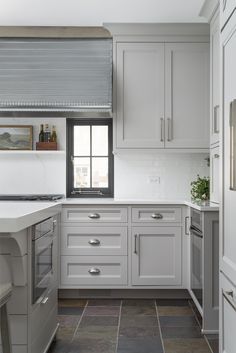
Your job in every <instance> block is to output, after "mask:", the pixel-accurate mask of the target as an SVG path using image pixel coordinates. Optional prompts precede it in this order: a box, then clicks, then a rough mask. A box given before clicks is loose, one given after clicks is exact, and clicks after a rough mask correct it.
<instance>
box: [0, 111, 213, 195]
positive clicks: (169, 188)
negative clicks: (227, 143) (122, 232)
mask: <svg viewBox="0 0 236 353" xmlns="http://www.w3.org/2000/svg"><path fill="white" fill-rule="evenodd" d="M41 123H44V124H45V123H49V124H50V125H56V127H57V134H58V142H59V149H61V150H65V149H66V119H63V118H57V119H52V118H46V117H44V118H31V119H27V118H25V119H23V118H13V119H9V118H8V119H6V118H5V119H3V118H0V125H4V124H11V125H20V124H27V125H33V131H34V138H33V141H34V148H35V142H36V141H37V139H38V134H39V126H40V124H41ZM204 158H206V155H204V154H182V153H175V154H173V153H171V154H170V153H163V152H154V153H152V154H147V153H144V152H143V153H141V154H140V153H137V152H129V153H124V152H122V153H121V154H118V155H115V198H119V199H127V198H132V199H133V198H134V199H140V198H144V199H189V198H190V182H191V181H192V180H194V179H195V178H196V176H197V174H198V173H199V174H200V175H201V176H205V175H209V167H207V164H206V161H205V160H204ZM156 176H157V177H160V183H153V182H150V180H149V179H150V178H149V177H152V178H155V177H156ZM9 193H16V194H18V193H29V194H30V193H62V194H65V193H66V156H65V155H56V154H52V155H50V154H45V155H43V154H40V155H23V154H22V155H16V154H14V153H12V154H11V152H9V153H8V154H1V153H0V194H9Z"/></svg>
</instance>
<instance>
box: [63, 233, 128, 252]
mask: <svg viewBox="0 0 236 353" xmlns="http://www.w3.org/2000/svg"><path fill="white" fill-rule="evenodd" d="M61 254H62V255H127V227H100V226H98V227H67V226H65V227H62V231H61Z"/></svg>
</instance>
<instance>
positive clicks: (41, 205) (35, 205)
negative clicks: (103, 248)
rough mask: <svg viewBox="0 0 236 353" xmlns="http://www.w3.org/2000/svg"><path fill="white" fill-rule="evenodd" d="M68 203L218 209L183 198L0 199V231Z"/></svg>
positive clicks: (18, 227)
mask: <svg viewBox="0 0 236 353" xmlns="http://www.w3.org/2000/svg"><path fill="white" fill-rule="evenodd" d="M69 205H71V206H72V205H75V206H76V205H85V206H86V205H101V206H102V205H103V206H104V205H127V206H128V205H140V206H141V205H146V206H147V205H156V206H158V205H166V206H168V205H170V206H171V205H180V206H183V205H185V206H189V207H193V208H195V209H197V210H199V211H205V212H206V211H218V210H219V206H218V205H217V204H214V203H197V202H192V201H185V200H174V199H173V200H153V199H151V200H145V199H142V200H140V199H123V200H122V199H93V198H91V199H77V198H71V199H68V198H67V199H66V198H65V199H62V200H58V201H53V202H52V201H51V202H46V201H39V202H38V201H0V233H13V232H19V231H20V230H22V229H25V228H28V227H30V226H32V225H33V224H36V223H38V222H40V221H42V220H43V219H45V218H48V217H51V216H54V215H55V214H57V213H60V212H61V209H62V207H63V206H69Z"/></svg>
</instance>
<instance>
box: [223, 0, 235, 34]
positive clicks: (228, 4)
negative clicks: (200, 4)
mask: <svg viewBox="0 0 236 353" xmlns="http://www.w3.org/2000/svg"><path fill="white" fill-rule="evenodd" d="M235 8H236V0H221V1H220V19H221V29H222V28H223V27H224V25H225V24H226V22H227V21H228V19H229V17H230V16H231V14H232V13H233V11H234V9H235Z"/></svg>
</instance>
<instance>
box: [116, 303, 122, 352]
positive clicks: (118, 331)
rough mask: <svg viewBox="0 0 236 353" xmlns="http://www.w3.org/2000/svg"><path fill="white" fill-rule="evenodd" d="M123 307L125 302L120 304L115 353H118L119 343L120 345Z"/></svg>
mask: <svg viewBox="0 0 236 353" xmlns="http://www.w3.org/2000/svg"><path fill="white" fill-rule="evenodd" d="M122 305H123V300H121V302H120V314H119V320H118V326H117V337H116V350H115V353H117V349H118V343H119V333H120V320H121V310H122Z"/></svg>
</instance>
